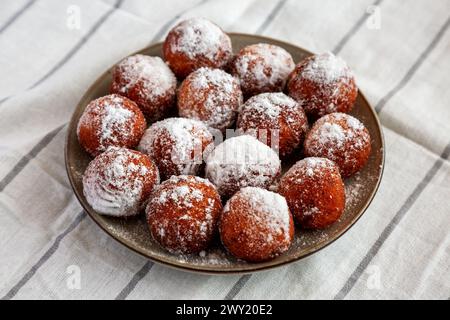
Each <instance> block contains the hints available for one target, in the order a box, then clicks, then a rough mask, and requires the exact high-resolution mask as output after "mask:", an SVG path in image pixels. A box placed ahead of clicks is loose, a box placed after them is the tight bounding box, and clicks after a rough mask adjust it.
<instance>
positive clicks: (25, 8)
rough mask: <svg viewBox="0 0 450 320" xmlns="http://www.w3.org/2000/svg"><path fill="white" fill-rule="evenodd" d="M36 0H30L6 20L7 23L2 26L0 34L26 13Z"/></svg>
mask: <svg viewBox="0 0 450 320" xmlns="http://www.w3.org/2000/svg"><path fill="white" fill-rule="evenodd" d="M35 2H36V0H30V1H28V2H27V3H25V5H24V6H23V7H22V8H20V9H19V11H17V12H16V13H15V14H14V15H13V16H12V17H11V18H9V19H8V21H6V23H5V24H4V25H3V26H1V27H0V34H1V33H3V31H5V30H6V29H8V28H9V27H10V26H11V25H12V24H13V23H14V21H16V20H17V19H18V18H19V17H20V16H21V15H22V14H24V13H25V12H26V11H27V10H28V9H29V8H30V7H31V6H32V5H33V4H34V3H35Z"/></svg>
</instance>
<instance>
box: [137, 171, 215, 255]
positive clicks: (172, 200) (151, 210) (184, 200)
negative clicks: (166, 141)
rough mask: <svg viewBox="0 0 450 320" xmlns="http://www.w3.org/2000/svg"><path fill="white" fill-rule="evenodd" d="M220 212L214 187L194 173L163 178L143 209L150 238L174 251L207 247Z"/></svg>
mask: <svg viewBox="0 0 450 320" xmlns="http://www.w3.org/2000/svg"><path fill="white" fill-rule="evenodd" d="M221 212H222V203H221V201H220V196H219V194H218V193H217V190H216V188H215V187H214V186H213V185H212V184H211V183H209V182H208V181H207V180H205V179H201V178H199V177H194V176H173V177H172V178H170V179H169V180H166V181H164V182H163V183H162V184H161V185H159V186H158V187H157V188H156V189H155V191H154V192H153V194H152V196H151V199H150V201H149V204H148V206H147V210H146V213H147V222H148V224H149V228H150V232H151V234H152V236H153V238H154V239H155V240H156V241H157V242H158V243H159V244H160V245H161V246H163V247H164V248H166V249H167V250H169V251H171V252H177V253H198V252H200V251H202V250H205V249H207V247H208V246H209V244H210V243H211V241H212V240H213V237H214V235H215V234H216V231H217V222H218V219H219V216H220V213H221Z"/></svg>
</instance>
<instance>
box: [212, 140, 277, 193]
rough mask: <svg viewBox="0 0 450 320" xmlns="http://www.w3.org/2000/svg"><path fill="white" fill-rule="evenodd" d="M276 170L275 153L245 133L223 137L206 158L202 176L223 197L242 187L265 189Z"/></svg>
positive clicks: (273, 179) (275, 175) (274, 176)
mask: <svg viewBox="0 0 450 320" xmlns="http://www.w3.org/2000/svg"><path fill="white" fill-rule="evenodd" d="M280 171H281V162H280V158H278V155H277V154H276V152H275V151H273V150H272V149H271V148H270V147H268V146H266V145H265V144H264V143H262V142H260V141H259V140H258V139H256V138H254V137H252V136H249V135H242V136H238V137H233V138H229V139H227V140H225V141H224V142H222V143H221V144H219V145H218V146H216V148H215V149H214V150H213V151H212V152H211V153H210V154H209V156H208V157H207V158H206V168H205V172H206V177H207V178H208V179H209V180H210V181H211V182H212V183H213V184H215V185H216V187H217V189H218V190H219V193H220V195H221V196H223V197H225V198H228V197H230V196H232V195H233V194H234V193H235V192H237V191H238V190H239V189H241V188H243V187H261V188H264V189H267V188H269V187H270V185H271V184H272V183H273V182H274V181H275V179H276V178H277V177H278V176H279V174H280Z"/></svg>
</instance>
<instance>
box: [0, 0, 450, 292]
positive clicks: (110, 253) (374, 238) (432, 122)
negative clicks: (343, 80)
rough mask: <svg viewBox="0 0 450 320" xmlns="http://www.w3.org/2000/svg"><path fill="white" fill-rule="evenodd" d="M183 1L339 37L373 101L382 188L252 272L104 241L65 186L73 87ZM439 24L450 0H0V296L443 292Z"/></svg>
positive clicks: (446, 65)
mask: <svg viewBox="0 0 450 320" xmlns="http://www.w3.org/2000/svg"><path fill="white" fill-rule="evenodd" d="M194 16H202V17H206V18H209V19H211V20H213V21H215V22H216V23H218V24H219V25H221V26H222V27H223V28H224V29H225V30H227V31H235V32H243V33H258V34H263V35H266V36H270V37H274V38H279V39H282V40H285V41H289V42H292V43H294V44H297V45H299V46H302V47H305V48H307V49H309V50H311V51H313V52H322V51H326V50H332V51H334V52H335V53H338V54H339V55H341V56H342V57H343V58H344V59H345V60H346V61H347V62H348V63H349V65H350V66H351V67H352V68H353V69H354V71H355V74H356V76H357V82H358V85H359V87H360V89H361V91H363V92H364V93H365V94H366V96H367V98H368V99H369V101H370V102H371V103H372V104H373V105H374V106H376V109H377V111H378V112H379V116H380V119H381V122H382V124H383V128H384V135H385V139H386V168H385V173H384V178H383V181H382V183H381V186H380V189H379V192H378V193H377V195H376V197H375V200H374V201H373V203H372V204H371V206H370V207H369V209H368V211H367V212H366V213H365V214H364V215H363V217H362V218H361V219H360V220H359V221H358V223H357V224H356V225H355V226H354V227H353V228H352V229H351V230H350V231H349V232H348V233H347V234H345V235H344V236H343V237H342V238H341V239H339V240H338V241H337V242H335V243H334V244H333V245H331V246H329V247H327V248H326V249H324V250H322V251H320V252H318V253H317V254H314V255H312V256H311V257H309V258H307V259H304V260H302V261H298V262H297V263H293V264H290V265H288V266H285V267H282V268H278V269H275V270H272V271H267V272H263V273H257V274H253V275H251V276H250V275H247V276H205V275H196V274H191V273H186V272H182V271H177V270H174V269H171V268H167V267H165V266H162V265H158V264H153V263H152V262H149V261H148V260H146V259H144V258H143V257H141V256H139V255H137V254H135V253H133V252H131V251H130V250H128V249H126V248H125V247H123V246H121V245H120V244H118V243H116V241H114V240H113V239H111V238H110V237H109V236H107V235H106V234H105V233H104V232H102V231H101V230H100V229H99V228H98V227H97V226H96V225H95V223H94V222H93V221H92V220H91V219H90V218H89V217H87V216H86V214H85V213H84V212H83V211H82V209H81V207H80V205H79V204H78V202H77V200H76V198H75V196H74V194H73V192H72V189H71V187H70V185H69V182H68V178H67V176H66V171H65V168H64V154H63V148H64V138H65V134H66V124H67V122H68V120H69V118H70V116H71V114H72V111H73V110H74V107H75V106H76V104H77V102H78V101H79V99H80V97H81V96H82V94H83V93H84V92H85V90H86V89H87V88H88V87H89V86H90V84H91V83H92V82H93V81H94V80H95V79H96V78H97V76H98V75H99V74H101V73H102V72H103V71H104V70H105V69H106V68H108V67H109V66H110V65H112V64H113V63H115V62H116V61H118V60H119V59H121V58H122V57H124V56H126V55H128V54H130V53H131V52H134V51H136V50H138V49H140V48H143V47H145V46H147V45H148V44H150V43H151V42H154V41H160V40H161V39H163V38H164V36H165V34H166V33H167V31H168V29H170V27H172V26H173V25H174V24H176V23H177V22H178V21H180V20H182V19H184V18H188V17H194ZM449 29H450V1H449V0H434V1H427V0H418V1H401V0H397V1H392V0H391V1H387V0H385V1H383V0H378V1H375V2H374V0H362V1H356V0H344V1H333V0H320V1H306V0H303V1H296V0H262V1H257V0H252V1H245V0H224V1H218V0H188V1H186V0H176V1H144V0H143V1H137V0H133V1H120V0H108V1H100V0H94V1H92V0H79V1H75V0H19V1H1V2H0V241H1V243H0V296H1V297H2V298H3V299H28V298H31V299H41V298H43V299H88V298H93V299H115V298H117V299H124V298H126V299H155V298H168V299H175V298H186V299H258V298H259V299H286V298H293V299H316V298H323V299H334V298H335V299H369V298H381V299H387V298H406V299H411V298H426V299H448V298H449V297H450V162H449V157H450V90H449V88H450V30H449Z"/></svg>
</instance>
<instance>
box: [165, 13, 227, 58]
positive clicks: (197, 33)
mask: <svg viewBox="0 0 450 320" xmlns="http://www.w3.org/2000/svg"><path fill="white" fill-rule="evenodd" d="M172 32H173V33H175V34H176V35H178V37H176V38H175V39H176V41H174V42H170V46H169V50H170V51H171V52H173V53H177V52H182V53H183V54H184V55H186V56H188V57H189V58H191V59H194V58H198V57H206V58H208V59H209V60H211V61H214V60H216V59H217V54H218V52H219V51H220V50H225V52H226V53H227V54H228V55H231V40H230V38H229V37H228V36H227V35H226V34H225V33H224V32H223V31H222V29H220V28H219V27H218V26H217V25H215V24H214V23H212V22H210V21H209V20H207V19H204V18H193V19H189V20H185V21H182V22H180V23H179V24H178V25H177V26H175V28H173V29H172V31H171V33H172Z"/></svg>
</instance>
